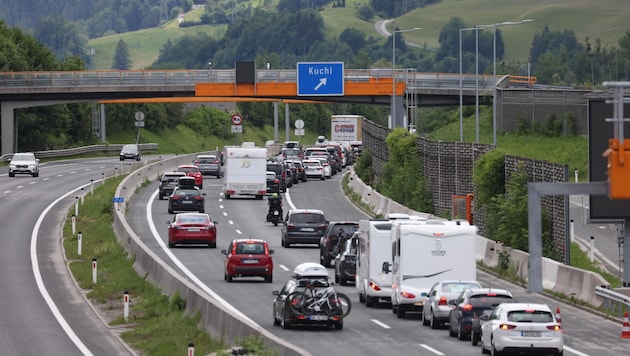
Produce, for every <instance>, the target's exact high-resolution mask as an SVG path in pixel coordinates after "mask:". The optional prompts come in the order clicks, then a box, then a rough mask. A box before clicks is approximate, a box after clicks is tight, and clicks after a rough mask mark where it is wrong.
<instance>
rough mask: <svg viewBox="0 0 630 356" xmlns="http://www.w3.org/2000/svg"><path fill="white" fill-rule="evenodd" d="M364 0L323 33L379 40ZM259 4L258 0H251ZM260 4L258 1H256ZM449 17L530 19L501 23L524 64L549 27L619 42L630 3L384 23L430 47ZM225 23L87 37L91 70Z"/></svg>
mask: <svg viewBox="0 0 630 356" xmlns="http://www.w3.org/2000/svg"><path fill="white" fill-rule="evenodd" d="M367 3H368V0H354V1H352V0H350V1H346V7H345V8H333V7H332V5H329V6H327V7H326V8H325V9H323V10H322V11H321V14H322V17H323V19H324V23H325V28H326V35H327V36H330V37H336V36H338V35H339V34H340V33H341V32H342V31H343V30H344V29H346V28H350V27H353V28H356V29H359V30H361V31H364V32H365V33H366V35H367V37H370V36H371V37H374V38H382V40H383V41H385V40H386V39H385V37H383V36H382V35H380V34H379V33H378V32H377V31H376V29H375V27H374V22H376V21H377V20H379V18H374V19H373V20H372V21H371V22H367V21H363V20H361V19H359V18H358V17H356V10H357V9H358V8H359V7H360V6H362V5H364V4H367ZM254 4H260V2H257V1H256V2H254ZM259 6H260V5H259ZM202 11H203V9H197V10H194V11H192V12H191V13H189V14H186V17H185V20H195V19H198V18H199V14H200V12H202ZM453 17H461V18H462V19H463V20H464V21H465V22H466V23H467V24H469V25H470V26H474V25H487V24H494V23H501V22H506V21H520V20H523V19H531V20H534V21H533V22H530V23H525V24H520V25H514V26H502V27H501V31H502V33H503V36H504V43H505V47H506V58H505V59H506V61H520V62H523V63H525V62H527V57H528V54H529V48H530V47H531V43H532V39H533V37H534V35H535V34H537V33H540V32H541V31H543V30H544V28H545V27H546V26H547V27H548V28H549V30H551V31H564V30H572V31H574V32H575V35H576V37H577V39H578V41H580V42H584V41H585V39H586V38H590V39H591V41H593V42H594V41H595V39H600V40H601V41H602V44H603V45H604V46H608V47H612V46H617V41H618V39H619V38H621V37H622V36H623V35H624V34H625V33H626V32H627V31H628V30H630V25H628V24H627V23H626V21H625V19H627V18H629V17H630V1H627V0H598V1H593V0H510V1H506V0H474V1H473V0H444V1H442V2H439V3H437V4H435V5H432V6H429V7H427V8H422V9H416V10H414V11H411V12H409V13H407V14H405V15H404V16H401V17H400V18H397V19H394V21H393V22H391V23H389V24H388V26H387V27H388V29H389V31H391V30H392V29H393V28H394V27H398V28H400V29H407V28H412V27H421V28H422V30H419V31H415V32H410V33H406V34H405V38H406V39H407V40H409V41H412V42H415V43H418V44H421V45H426V46H427V47H428V48H437V47H439V33H440V31H441V29H442V27H443V26H444V25H445V24H446V23H448V22H449V21H450V20H451V18H453ZM225 28H226V26H225V25H219V26H195V27H188V28H179V27H178V26H177V21H172V22H171V23H169V24H167V25H166V26H163V27H161V28H154V29H146V30H142V31H136V32H129V33H124V34H116V35H111V36H106V37H101V38H97V39H93V40H90V41H89V46H90V48H94V49H95V57H94V68H95V69H109V68H111V62H112V56H113V52H114V48H115V47H116V43H117V42H118V41H119V40H120V39H121V38H122V39H123V40H124V41H125V42H126V43H127V45H128V47H129V52H130V54H131V57H132V62H133V67H134V68H136V69H141V68H145V67H146V66H148V65H149V64H151V63H152V62H153V61H154V60H155V59H156V58H157V56H158V54H159V50H160V49H161V48H162V45H163V44H164V43H165V42H166V41H167V40H169V39H171V40H174V39H176V38H178V37H181V36H183V35H185V34H187V33H188V34H195V33H197V32H205V33H208V34H210V35H212V36H216V37H220V36H221V35H222V33H223V32H224V31H225Z"/></svg>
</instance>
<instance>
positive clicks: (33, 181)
mask: <svg viewBox="0 0 630 356" xmlns="http://www.w3.org/2000/svg"><path fill="white" fill-rule="evenodd" d="M36 183H37V182H35V181H33V182H30V183H28V184H36Z"/></svg>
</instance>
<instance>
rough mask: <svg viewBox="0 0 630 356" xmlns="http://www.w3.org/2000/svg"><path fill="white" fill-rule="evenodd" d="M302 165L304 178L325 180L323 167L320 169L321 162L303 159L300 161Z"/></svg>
mask: <svg viewBox="0 0 630 356" xmlns="http://www.w3.org/2000/svg"><path fill="white" fill-rule="evenodd" d="M302 165H303V166H304V174H305V175H306V178H310V177H315V178H319V179H320V180H324V179H326V175H325V173H324V167H322V162H321V161H320V160H317V159H305V160H303V161H302Z"/></svg>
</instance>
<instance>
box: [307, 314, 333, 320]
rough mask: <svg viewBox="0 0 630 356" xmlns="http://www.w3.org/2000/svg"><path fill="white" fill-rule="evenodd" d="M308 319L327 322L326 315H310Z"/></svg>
mask: <svg viewBox="0 0 630 356" xmlns="http://www.w3.org/2000/svg"><path fill="white" fill-rule="evenodd" d="M308 318H309V319H310V320H328V317H327V316H326V315H310V316H309V317H308Z"/></svg>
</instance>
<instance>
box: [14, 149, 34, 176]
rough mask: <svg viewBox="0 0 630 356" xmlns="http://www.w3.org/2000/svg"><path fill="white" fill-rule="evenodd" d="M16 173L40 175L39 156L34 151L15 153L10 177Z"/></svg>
mask: <svg viewBox="0 0 630 356" xmlns="http://www.w3.org/2000/svg"><path fill="white" fill-rule="evenodd" d="M16 174H30V175H32V176H33V177H39V158H37V157H35V154H34V153H32V152H24V153H15V154H13V157H12V158H11V162H10V163H9V177H15V175H16Z"/></svg>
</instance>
